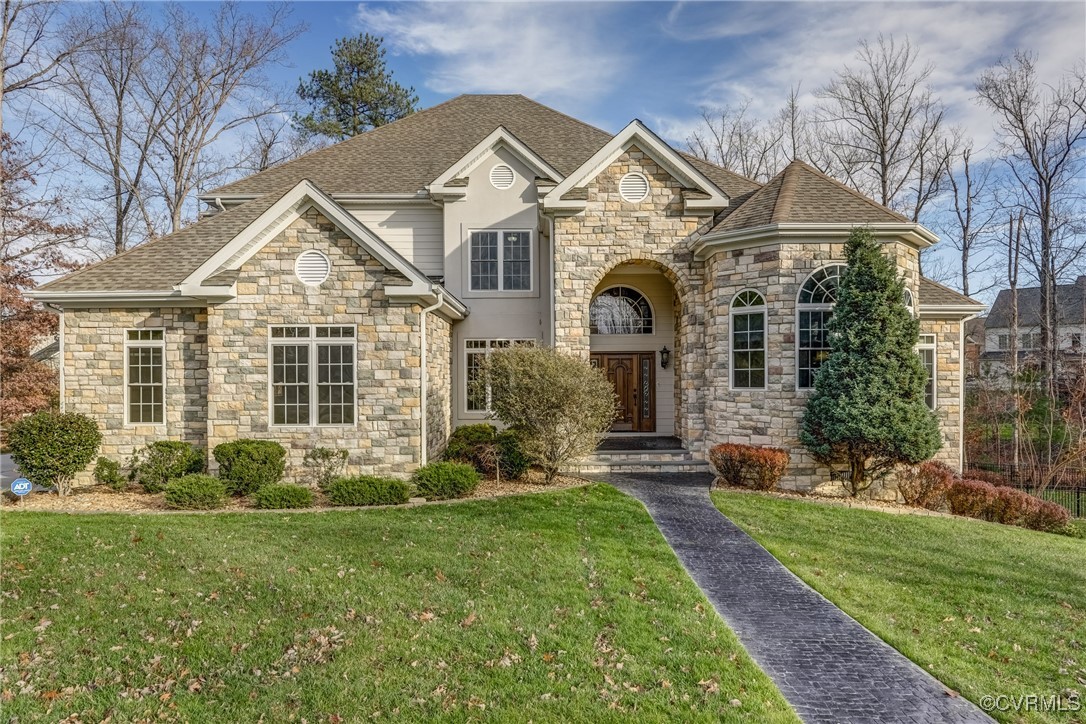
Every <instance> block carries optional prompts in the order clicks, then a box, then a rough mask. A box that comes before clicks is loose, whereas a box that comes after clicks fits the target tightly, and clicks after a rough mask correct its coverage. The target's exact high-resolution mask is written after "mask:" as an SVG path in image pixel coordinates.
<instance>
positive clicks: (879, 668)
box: [597, 473, 992, 724]
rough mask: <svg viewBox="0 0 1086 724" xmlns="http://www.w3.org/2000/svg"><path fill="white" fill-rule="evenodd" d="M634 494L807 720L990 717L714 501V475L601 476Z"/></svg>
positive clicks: (986, 719)
mask: <svg viewBox="0 0 1086 724" xmlns="http://www.w3.org/2000/svg"><path fill="white" fill-rule="evenodd" d="M597 477H602V479H603V480H604V481H605V482H608V483H611V484H612V485H614V486H615V487H617V488H618V489H619V490H622V491H623V492H625V493H628V494H629V495H632V496H634V497H635V498H637V499H638V500H640V501H641V502H642V503H644V504H645V507H646V508H648V511H649V514H650V515H651V516H652V519H653V520H654V521H656V525H657V526H658V527H659V528H660V531H661V532H662V533H663V534H664V537H665V538H666V539H667V542H668V543H669V544H670V545H671V547H672V548H673V549H674V551H675V554H676V555H677V556H678V557H679V560H680V561H681V562H682V564H683V566H684V567H685V568H686V570H687V572H688V573H689V574H690V576H691V578H693V579H694V581H695V582H696V583H697V584H698V586H699V587H700V588H701V590H702V591H703V592H704V593H705V595H706V596H707V597H708V598H709V600H710V601H711V602H712V604H713V606H714V608H716V610H717V612H718V613H719V614H720V615H721V616H722V617H723V618H724V620H725V621H727V623H728V625H729V626H731V628H732V630H734V631H735V633H736V634H737V635H738V637H739V640H740V641H741V642H742V643H743V646H745V647H746V649H747V651H749V652H750V654H751V656H752V657H753V658H754V660H755V661H756V662H758V665H759V666H761V667H762V669H763V670H765V672H766V673H767V674H769V676H770V677H771V678H772V679H773V681H774V682H775V683H776V684H777V686H778V687H779V688H780V690H781V691H782V692H783V693H784V696H785V698H786V699H788V702H789V703H790V704H791V705H792V708H794V709H795V710H796V712H797V713H798V714H799V716H800V718H802V719H803V720H804V721H805V722H833V723H835V724H836V723H837V722H911V723H913V724H916V723H921V722H923V723H927V722H932V723H935V722H991V721H992V720H991V719H990V718H989V717H988V716H987V715H985V714H984V713H983V712H982V711H981V710H980V709H978V708H977V707H976V706H974V705H973V704H972V703H971V702H969V701H968V700H966V699H964V698H962V697H960V696H957V695H955V694H952V693H951V692H950V691H949V690H948V689H947V688H946V687H945V686H943V685H942V684H941V683H940V682H939V681H937V680H936V679H935V678H934V677H932V676H931V675H930V674H928V673H926V672H925V671H924V670H923V669H921V668H920V667H919V666H917V665H916V664H914V663H913V662H912V661H910V660H909V659H907V658H906V657H905V656H903V655H902V654H900V653H898V652H897V651H896V650H895V649H893V648H892V647H890V646H889V645H888V644H886V643H885V642H883V641H882V639H880V638H878V637H877V636H875V635H874V634H873V633H871V632H870V631H868V630H867V629H865V628H864V627H863V626H861V625H860V624H859V623H857V622H856V621H855V620H853V619H852V618H850V617H849V616H847V615H846V614H845V613H844V612H842V611H841V610H840V609H839V608H837V607H836V606H834V605H833V604H832V603H830V602H829V601H828V600H827V599H825V598H823V597H822V596H821V595H820V594H819V593H817V592H816V591H814V590H813V589H812V588H810V587H809V586H807V584H805V583H803V581H801V580H800V579H799V578H797V577H796V576H795V575H794V574H792V572H791V571H789V570H788V569H787V568H785V567H784V566H783V565H782V564H781V563H780V562H779V561H777V559H775V558H774V557H773V556H772V555H770V553H769V552H768V551H767V550H766V549H765V548H762V546H760V545H759V544H758V543H756V542H755V541H754V539H753V538H751V537H750V536H748V535H747V534H746V533H744V532H743V531H742V530H740V529H739V527H738V526H736V525H735V524H734V523H732V522H731V521H730V520H728V519H727V518H726V517H724V516H723V515H722V514H721V513H720V511H718V510H717V509H716V507H715V506H714V505H713V503H712V501H710V500H709V485H710V482H711V479H710V478H708V477H706V476H705V475H690V474H677V473H675V474H658V475H649V474H637V475H631V476H614V475H613V476H597Z"/></svg>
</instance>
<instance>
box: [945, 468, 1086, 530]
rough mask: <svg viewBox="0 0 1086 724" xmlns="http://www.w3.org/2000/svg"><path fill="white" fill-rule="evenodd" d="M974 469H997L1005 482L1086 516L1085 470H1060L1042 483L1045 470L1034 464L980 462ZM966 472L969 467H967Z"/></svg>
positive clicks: (992, 471)
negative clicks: (1049, 479)
mask: <svg viewBox="0 0 1086 724" xmlns="http://www.w3.org/2000/svg"><path fill="white" fill-rule="evenodd" d="M973 469H976V470H984V471H986V472H989V473H996V474H998V475H999V476H1000V477H1002V478H1003V481H1004V483H1003V484H1004V485H1009V486H1011V487H1012V488H1018V489H1019V490H1022V491H1024V492H1027V493H1029V494H1030V495H1033V496H1036V497H1038V498H1041V499H1042V500H1051V501H1052V502H1053V503H1057V504H1058V505H1062V506H1063V507H1065V508H1067V510H1068V511H1070V512H1071V515H1072V516H1074V517H1076V518H1083V517H1086V470H1084V469H1072V470H1061V471H1060V472H1059V473H1057V474H1056V476H1055V479H1054V480H1052V481H1051V482H1049V484H1048V485H1046V486H1044V487H1042V486H1041V482H1042V478H1043V473H1044V471H1038V470H1037V469H1036V468H1032V467H1017V468H1016V467H1014V466H1013V465H990V464H980V465H975V466H973ZM965 474H966V476H968V475H969V471H968V470H967V471H966V473H965Z"/></svg>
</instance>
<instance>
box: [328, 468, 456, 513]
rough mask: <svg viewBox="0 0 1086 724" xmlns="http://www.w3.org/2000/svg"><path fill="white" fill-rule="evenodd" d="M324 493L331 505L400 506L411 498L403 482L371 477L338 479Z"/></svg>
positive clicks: (360, 476)
mask: <svg viewBox="0 0 1086 724" xmlns="http://www.w3.org/2000/svg"><path fill="white" fill-rule="evenodd" d="M472 472H474V470H473V471H472ZM325 493H326V494H327V496H328V500H329V502H331V503H332V505H400V504H402V503H406V502H407V499H408V498H409V497H411V492H410V490H408V487H407V483H405V482H404V481H402V480H397V479H396V478H381V477H377V476H373V475H357V476H355V477H352V478H340V479H339V480H336V481H334V482H333V483H332V484H331V485H329V486H328V490H327V491H325Z"/></svg>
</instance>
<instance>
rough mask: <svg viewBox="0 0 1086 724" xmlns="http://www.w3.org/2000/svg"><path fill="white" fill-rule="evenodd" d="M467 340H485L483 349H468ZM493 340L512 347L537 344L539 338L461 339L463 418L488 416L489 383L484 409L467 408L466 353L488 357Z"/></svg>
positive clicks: (492, 349)
mask: <svg viewBox="0 0 1086 724" xmlns="http://www.w3.org/2000/svg"><path fill="white" fill-rule="evenodd" d="M469 342H485V343H486V347H485V348H484V349H468V343H469ZM495 342H508V343H509V345H510V347H512V346H513V345H515V344H518V343H520V344H529V345H533V346H535V345H538V344H539V340H537V339H534V338H525V337H519V338H513V337H486V338H483V337H470V338H468V339H465V340H463V342H462V343H461V345H460V349H461V353H462V354H461V360H462V361H463V367H462V368H461V369H463V370H464V374H463V381H464V384H463V387H462V389H461V391H462V393H463V394H462V397H461V399H462V400H463V402H462V404H461V405H460V408H461V409H460V414H461V417H462V418H464V419H471V418H478V419H486V418H488V417H489V416H490V387H489V385H488V386H487V391H486V409H485V410H469V409H468V397H470V394H469V392H470V391H469V390H468V386H469V385H470V384H471V380H470V379H469V378H468V355H469V354H484V355H485V356H487V357H489V356H490V355H491V354H493V353H494V349H495V348H494V347H493V344H494V343H495ZM506 349H507V348H506Z"/></svg>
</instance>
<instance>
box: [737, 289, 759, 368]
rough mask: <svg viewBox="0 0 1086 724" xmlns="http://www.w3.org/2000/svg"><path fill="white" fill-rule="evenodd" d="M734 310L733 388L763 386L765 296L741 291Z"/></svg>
mask: <svg viewBox="0 0 1086 724" xmlns="http://www.w3.org/2000/svg"><path fill="white" fill-rule="evenodd" d="M732 309H733V313H732V387H735V388H739V389H761V388H764V387H765V331H766V330H765V299H763V298H762V295H760V294H758V293H757V292H755V291H749V290H748V291H745V292H740V293H739V295H738V296H737V297H736V298H735V302H734V303H733V304H732ZM737 309H741V310H750V311H743V312H741V313H735V312H734V310H737Z"/></svg>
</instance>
